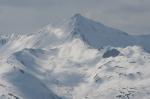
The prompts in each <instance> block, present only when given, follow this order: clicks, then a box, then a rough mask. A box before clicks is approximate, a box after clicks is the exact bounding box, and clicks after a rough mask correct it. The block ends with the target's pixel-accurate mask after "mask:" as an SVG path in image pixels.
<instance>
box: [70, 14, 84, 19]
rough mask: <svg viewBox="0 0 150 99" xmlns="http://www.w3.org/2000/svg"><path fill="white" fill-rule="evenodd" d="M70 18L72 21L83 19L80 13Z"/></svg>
mask: <svg viewBox="0 0 150 99" xmlns="http://www.w3.org/2000/svg"><path fill="white" fill-rule="evenodd" d="M72 18H73V19H80V18H83V16H82V15H81V14H80V13H77V14H75V15H73V17H72Z"/></svg>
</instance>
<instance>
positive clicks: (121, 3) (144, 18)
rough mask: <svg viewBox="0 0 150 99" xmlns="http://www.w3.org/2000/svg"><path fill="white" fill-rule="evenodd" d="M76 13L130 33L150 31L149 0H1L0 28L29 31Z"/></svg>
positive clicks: (60, 20)
mask: <svg viewBox="0 0 150 99" xmlns="http://www.w3.org/2000/svg"><path fill="white" fill-rule="evenodd" d="M75 13H81V14H83V15H85V16H87V17H89V18H92V19H94V20H98V21H99V22H102V23H104V24H105V25H108V26H111V27H114V28H118V29H121V30H123V31H126V32H128V33H131V34H150V0H0V32H1V33H14V32H16V33H30V32H33V31H36V30H38V29H40V28H42V27H44V26H45V25H47V24H50V23H55V24H57V23H59V22H62V21H63V20H64V19H67V18H69V17H71V16H72V15H74V14H75Z"/></svg>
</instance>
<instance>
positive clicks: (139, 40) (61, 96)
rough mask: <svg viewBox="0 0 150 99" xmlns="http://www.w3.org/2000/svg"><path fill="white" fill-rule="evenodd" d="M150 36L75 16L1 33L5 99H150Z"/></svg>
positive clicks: (0, 86)
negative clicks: (32, 29) (57, 22)
mask: <svg viewBox="0 0 150 99" xmlns="http://www.w3.org/2000/svg"><path fill="white" fill-rule="evenodd" d="M148 42H150V35H144V36H134V35H129V34H127V33H125V32H122V31H120V30H117V29H113V28H111V27H108V26H105V25H103V24H101V23H99V22H95V21H93V20H91V19H88V18H86V17H83V16H82V15H80V14H76V15H74V16H73V17H72V18H71V19H69V20H68V21H66V22H64V24H63V25H61V26H57V27H56V26H51V25H48V26H46V27H44V28H42V29H40V30H39V31H38V32H35V33H32V34H28V35H26V34H24V35H16V34H11V35H7V36H4V35H1V36H0V66H1V67H0V99H8V98H10V99H149V98H150V94H149V93H150V84H149V82H150V80H149V79H150V77H149V75H150V73H149V69H150V67H149V65H150V54H149V51H150V46H149V44H148Z"/></svg>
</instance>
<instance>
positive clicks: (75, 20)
mask: <svg viewBox="0 0 150 99" xmlns="http://www.w3.org/2000/svg"><path fill="white" fill-rule="evenodd" d="M69 24H70V25H69V28H72V29H71V30H72V31H71V32H72V34H73V35H76V36H79V37H80V38H81V39H83V40H84V41H85V42H87V43H88V44H89V45H91V46H92V47H94V48H101V47H103V46H108V45H110V46H115V47H125V46H127V45H133V44H135V40H134V37H132V36H130V35H128V34H127V33H125V32H122V31H120V30H117V29H113V28H110V27H107V26H105V25H103V24H101V23H98V22H96V21H93V20H90V19H88V18H85V17H83V16H81V15H80V14H76V15H74V16H73V17H72V18H71V21H70V23H69Z"/></svg>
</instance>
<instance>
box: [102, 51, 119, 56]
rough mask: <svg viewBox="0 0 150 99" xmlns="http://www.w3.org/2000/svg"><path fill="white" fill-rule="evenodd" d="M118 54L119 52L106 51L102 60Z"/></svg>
mask: <svg viewBox="0 0 150 99" xmlns="http://www.w3.org/2000/svg"><path fill="white" fill-rule="evenodd" d="M119 54H120V52H119V51H118V50H117V49H111V50H108V51H106V52H105V53H104V54H103V58H109V57H116V56H118V55H119Z"/></svg>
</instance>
